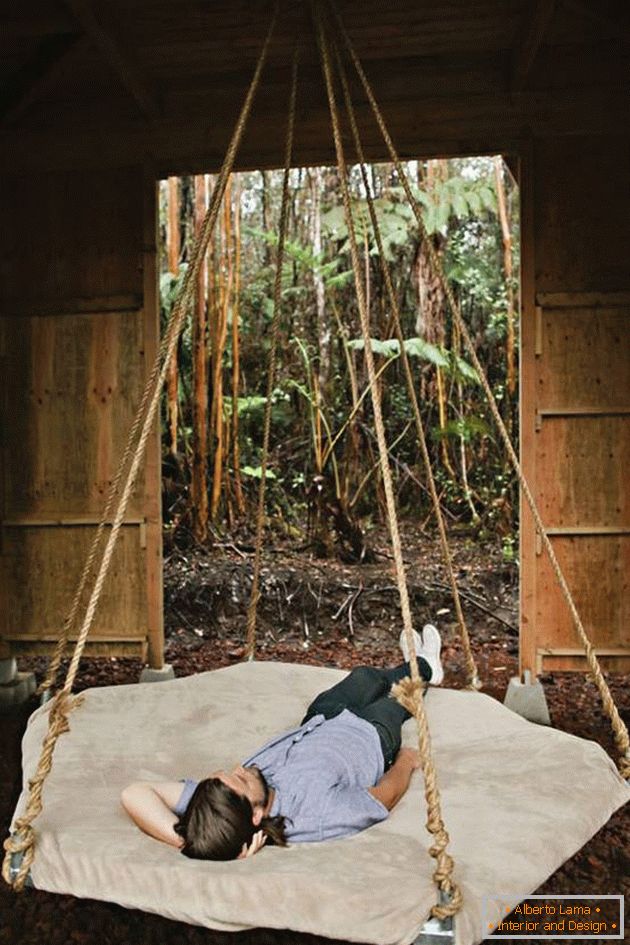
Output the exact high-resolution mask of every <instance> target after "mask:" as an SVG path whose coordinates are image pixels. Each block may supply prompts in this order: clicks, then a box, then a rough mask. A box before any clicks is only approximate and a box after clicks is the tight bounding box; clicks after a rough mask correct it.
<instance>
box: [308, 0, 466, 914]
mask: <svg viewBox="0 0 630 945" xmlns="http://www.w3.org/2000/svg"><path fill="white" fill-rule="evenodd" d="M312 9H313V19H314V22H315V29H316V33H317V41H318V45H319V49H320V55H321V59H322V68H323V72H324V79H325V83H326V93H327V96H328V104H329V109H330V117H331V121H332V127H333V136H334V141H335V151H336V155H337V165H338V168H339V180H340V185H341V195H342V200H343V207H344V213H345V218H346V225H347V227H348V240H349V245H350V254H351V258H352V269H353V272H354V281H355V288H356V294H357V303H358V307H359V318H360V321H361V333H362V335H363V341H364V349H365V362H366V367H367V371H368V378H369V383H370V391H371V396H372V406H373V410H374V425H375V428H376V436H377V442H378V450H379V460H380V465H381V472H382V475H383V486H384V489H385V499H386V508H387V521H388V527H389V532H390V537H391V544H392V550H393V555H394V563H395V570H396V582H397V585H398V592H399V594H400V604H401V611H402V618H403V627H404V632H405V638H406V641H407V646H408V649H409V653H414V652H415V645H414V633H413V623H412V617H411V608H410V604H409V592H408V589H407V582H406V576H405V568H404V562H403V556H402V544H401V540H400V532H399V528H398V519H397V514H396V503H395V499H394V488H393V483H392V475H391V469H390V466H389V456H388V452H387V441H386V437H385V427H384V424H383V414H382V409H381V399H380V392H379V388H378V384H377V377H376V369H375V366H374V357H373V353H372V349H371V346H370V325H369V314H368V310H367V304H366V298H365V291H364V286H363V280H362V276H361V263H360V259H359V251H358V246H357V240H356V232H355V228H354V220H353V218H352V208H351V204H350V193H349V188H348V177H347V166H346V159H345V155H344V150H343V143H342V139H341V129H340V124H339V114H338V110H337V104H336V100H335V92H334V87H333V79H332V69H331V62H330V52H329V45H328V38H327V36H326V33H325V30H324V24H323V21H322V14H321V5H320V4H319V3H313V4H312ZM409 668H410V671H411V679H410V680H408V685H409V687H410V689H409V692H410V693H411V694H412V695H411V699H410V701H408V703H407V705H411V706H412V709H411V711H412V714H413V715H414V717H415V718H416V722H417V724H418V745H419V751H420V759H421V764H422V770H423V774H424V784H425V796H426V801H427V825H428V828H429V830H430V831H431V833H433V835H434V836H435V838H436V842H435V844H434V845H433V846H432V847H431V850H430V851H429V852H430V853H431V856H432V857H434V859H435V860H436V864H437V868H436V871H435V874H434V876H435V881H436V883H437V884H438V887H439V889H440V891H441V892H442V893H444V894H445V895H446V896H448V897H449V898H450V902H448V903H445V904H436V905H435V906H434V907H433V910H432V913H433V915H436V916H438V917H439V918H445V917H447V916H450V915H454V914H455V913H456V912H457V911H458V910H459V908H460V907H461V903H462V897H461V892H460V890H459V889H458V888H457V886H456V885H455V883H454V882H453V879H452V873H453V861H452V859H451V858H450V857H449V856H448V854H447V853H446V847H447V846H448V843H449V836H448V833H447V831H446V828H445V826H444V822H443V820H442V813H441V804H440V792H439V789H438V786H437V779H436V773H435V766H434V763H433V758H432V754H431V740H430V736H429V731H428V725H427V720H426V715H425V711H424V705H423V699H422V689H423V684H422V681H421V679H420V674H419V672H418V666H417V662H416V660H414V659H411V660H410V661H409ZM402 691H404V692H407V690H406V689H403V690H402ZM406 707H407V706H406Z"/></svg>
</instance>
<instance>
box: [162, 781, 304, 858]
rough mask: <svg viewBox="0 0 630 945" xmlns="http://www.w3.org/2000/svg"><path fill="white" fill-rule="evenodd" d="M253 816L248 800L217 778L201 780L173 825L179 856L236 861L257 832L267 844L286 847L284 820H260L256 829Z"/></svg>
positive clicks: (274, 818) (273, 818)
mask: <svg viewBox="0 0 630 945" xmlns="http://www.w3.org/2000/svg"><path fill="white" fill-rule="evenodd" d="M260 777H261V778H262V774H261V775H260ZM263 782H264V779H263ZM253 814H254V811H253V808H252V805H251V804H250V802H249V801H248V799H247V798H246V797H242V796H241V795H240V794H237V793H236V791H233V790H232V789H231V788H229V787H228V786H227V785H226V784H224V783H223V781H221V780H220V779H219V778H206V779H205V780H204V781H200V782H199V784H198V785H197V787H196V789H195V792H194V794H193V796H192V797H191V799H190V803H189V804H188V807H187V808H186V811H185V812H184V814H182V816H181V817H180V818H179V820H178V821H177V823H176V824H175V832H176V833H177V834H179V836H180V837H183V839H184V846H183V847H182V853H183V854H184V855H185V856H189V857H191V858H193V859H196V860H235V859H236V858H237V857H238V855H239V854H240V852H241V850H242V849H243V844H247V845H248V846H249V844H250V843H251V841H252V837H253V836H254V834H255V833H257V832H258V831H259V830H262V831H263V833H264V834H266V836H267V843H268V844H271V845H276V846H281V847H285V846H286V845H287V840H286V836H285V831H284V817H263V818H262V820H261V822H260V824H259V825H258V826H256V825H255V824H254V823H253V820H252V818H253Z"/></svg>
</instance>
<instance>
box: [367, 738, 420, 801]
mask: <svg viewBox="0 0 630 945" xmlns="http://www.w3.org/2000/svg"><path fill="white" fill-rule="evenodd" d="M419 767H420V756H419V754H418V752H417V751H415V749H413V748H401V749H400V751H399V752H398V755H397V756H396V761H395V762H394V764H393V765H392V766H391V768H390V769H389V771H387V772H386V773H385V774H384V775H383V777H382V778H381V780H380V781H379V782H378V784H376V785H375V786H374V787H372V788H370V789H369V790H370V794H371V795H372V797H375V798H376V800H377V801H380V802H381V804H383V805H384V806H385V807H386V808H387V810H391V809H392V808H393V807H395V806H396V804H397V803H398V801H399V800H400V799H401V797H402V796H403V794H405V792H406V791H407V788H408V787H409V782H410V781H411V775H412V774H413V772H414V771H415V770H416V768H419Z"/></svg>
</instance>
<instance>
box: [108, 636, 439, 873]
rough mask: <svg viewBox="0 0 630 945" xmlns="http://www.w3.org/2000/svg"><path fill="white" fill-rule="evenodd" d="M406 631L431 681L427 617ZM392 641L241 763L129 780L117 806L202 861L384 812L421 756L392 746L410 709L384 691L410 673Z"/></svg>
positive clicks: (346, 830)
mask: <svg viewBox="0 0 630 945" xmlns="http://www.w3.org/2000/svg"><path fill="white" fill-rule="evenodd" d="M414 636H415V650H416V653H415V656H416V659H417V663H418V671H419V673H420V676H421V678H422V679H424V680H425V681H426V682H427V683H430V684H431V685H434V686H438V685H439V684H440V683H441V682H442V679H443V677H444V672H443V669H442V663H441V660H440V649H441V641H440V635H439V633H438V631H437V630H436V628H435V627H434V626H432V625H431V624H427V625H426V626H425V627H424V629H423V631H422V636H421V635H420V634H419V633H417V632H415V631H414ZM400 647H401V650H402V654H403V657H404V659H405V662H404V663H402V664H401V665H399V666H396V667H394V668H393V669H376V668H374V667H370V666H360V667H358V668H357V669H353V670H352V672H350V673H349V674H348V675H347V676H346V677H345V678H344V679H342V680H341V682H339V683H337V684H336V685H335V686H333V687H332V688H331V689H328V690H326V691H325V692H322V693H320V695H318V696H317V697H316V698H315V700H314V701H313V702H312V703H311V705H310V706H309V707H308V709H307V711H306V715H305V716H304V719H303V720H302V723H301V725H300V726H299V727H298V728H295V729H292V730H291V731H289V732H285V733H284V734H282V735H278V736H277V737H276V738H273V739H272V740H271V741H270V742H268V743H267V744H266V745H264V746H263V747H262V748H261V749H260V750H259V751H257V752H256V753H255V754H254V755H252V756H251V758H248V759H247V760H246V761H244V762H243V764H242V765H238V766H237V767H236V768H233V769H232V770H231V771H215V772H214V773H213V774H211V775H210V776H209V777H207V778H204V780H203V781H199V782H196V781H191V780H188V779H187V780H185V781H184V782H183V783H182V781H163V782H157V783H151V782H146V781H138V782H134V783H133V784H130V785H129V786H128V787H126V788H125V789H124V791H123V792H122V798H121V799H122V803H123V806H124V808H125V810H126V811H127V813H128V814H129V816H130V817H131V818H132V820H133V821H134V822H135V823H136V824H137V826H138V827H139V828H140V829H141V830H143V831H144V832H145V833H147V834H149V836H151V837H154V838H155V839H156V840H161V841H163V842H164V843H168V844H170V845H171V846H174V847H178V848H179V849H181V852H182V853H184V854H185V855H186V856H189V857H194V858H196V859H203V860H234V859H241V858H244V857H248V856H252V855H253V854H254V853H257V852H258V851H259V850H260V849H261V848H262V847H263V846H264V845H265V843H268V844H275V845H277V846H282V847H283V846H286V845H287V843H288V842H291V843H309V842H313V841H319V840H333V839H337V838H339V837H345V836H349V835H350V834H354V833H358V832H359V831H360V830H365V829H366V828H368V827H371V826H372V825H373V824H376V823H378V822H379V821H381V820H385V819H386V817H387V815H388V813H389V811H390V810H391V809H392V808H393V807H394V805H395V804H397V802H398V801H399V800H400V798H401V797H402V796H403V794H404V793H405V792H406V790H407V788H408V787H409V782H410V780H411V776H412V774H413V772H414V770H416V769H417V768H418V767H419V764H420V759H419V755H418V752H417V751H415V750H414V749H411V748H401V747H400V743H401V728H402V725H403V722H405V721H406V720H407V719H408V718H409V717H410V716H409V713H408V712H407V711H406V709H404V708H403V706H401V705H400V704H399V703H398V702H397V701H396V700H395V699H393V698H391V697H390V694H389V693H390V690H391V687H392V685H393V684H394V683H397V682H399V681H400V680H401V679H403V678H404V677H405V676H408V675H409V665H408V660H409V654H408V652H407V647H406V640H405V636H404V633H403V634H401V639H400Z"/></svg>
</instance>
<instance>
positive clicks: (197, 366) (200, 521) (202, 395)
mask: <svg viewBox="0 0 630 945" xmlns="http://www.w3.org/2000/svg"><path fill="white" fill-rule="evenodd" d="M194 187H195V207H194V223H195V234H196V235H197V234H198V233H199V230H200V228H201V224H202V222H203V218H204V216H205V212H206V206H207V186H206V178H205V175H204V174H198V175H196V176H195V179H194ZM207 274H208V273H207V263H206V262H204V264H203V265H202V267H201V269H200V271H199V277H198V279H197V288H196V295H195V307H194V319H193V364H192V371H193V398H192V402H193V411H192V413H193V433H192V449H193V457H192V475H191V484H190V489H191V499H192V520H193V533H194V535H195V538H196V539H197V541H199V542H204V541H206V539H207V537H208V485H207V478H208V350H207V339H206V334H207V324H208V321H207V309H206V304H207V299H206V297H207Z"/></svg>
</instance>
